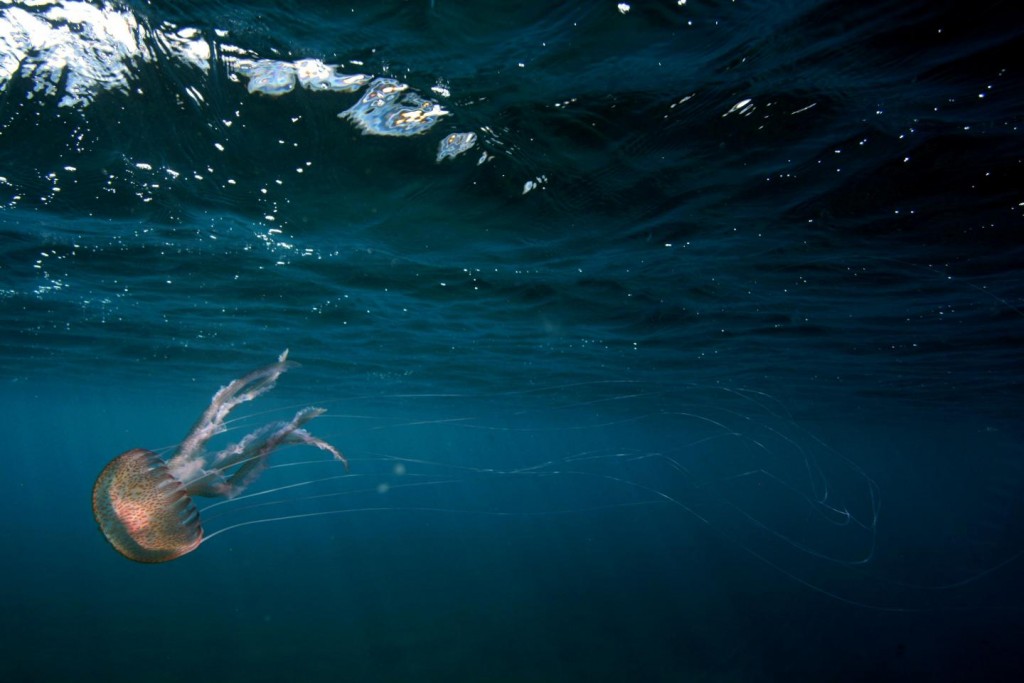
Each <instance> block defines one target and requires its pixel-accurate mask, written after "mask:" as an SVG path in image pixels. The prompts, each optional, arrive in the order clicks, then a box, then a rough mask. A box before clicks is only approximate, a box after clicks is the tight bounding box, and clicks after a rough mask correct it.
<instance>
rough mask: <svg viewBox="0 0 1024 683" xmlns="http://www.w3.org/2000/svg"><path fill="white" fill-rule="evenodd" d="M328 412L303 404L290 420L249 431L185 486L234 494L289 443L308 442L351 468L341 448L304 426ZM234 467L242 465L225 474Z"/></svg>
mask: <svg viewBox="0 0 1024 683" xmlns="http://www.w3.org/2000/svg"><path fill="white" fill-rule="evenodd" d="M324 412H325V411H324V409H323V408H303V409H302V410H300V411H299V412H297V413H296V414H295V417H293V418H292V419H291V420H290V421H289V422H274V423H272V424H268V425H265V426H263V427H261V428H260V429H258V430H256V431H255V432H252V433H251V434H248V435H246V436H245V438H243V439H242V440H241V441H239V442H238V443H236V444H232V445H231V446H228V447H227V448H225V449H224V450H222V451H220V452H219V453H217V454H216V455H215V456H213V464H212V466H211V468H210V470H209V471H207V470H201V471H198V472H196V473H195V478H194V479H190V480H184V484H185V490H186V491H188V493H189V494H190V495H193V496H205V497H210V498H234V497H235V496H237V495H238V494H240V493H242V491H244V490H245V489H246V487H248V486H249V484H251V483H252V482H253V481H255V480H256V478H257V477H258V476H259V475H260V473H261V472H263V470H264V469H266V467H267V461H268V459H269V458H270V455H271V453H273V452H274V451H275V450H277V448H278V447H280V446H284V445H287V444H305V445H308V446H316V447H317V448H319V449H320V450H324V451H327V452H329V453H330V454H331V455H333V456H334V459H335V460H337V461H339V462H340V463H341V464H342V465H344V466H345V471H346V472H347V471H348V460H346V459H345V456H343V455H342V454H341V452H339V451H338V449H337V448H335V447H334V446H332V445H331V444H329V443H327V442H326V441H324V440H322V439H319V438H317V437H315V436H313V435H312V434H310V433H309V432H307V431H306V430H305V429H303V428H302V425H304V424H306V423H307V422H309V421H310V420H312V419H313V418H315V417H317V416H319V415H322V414H323V413H324ZM233 467H237V468H238V469H236V470H235V471H234V472H233V473H231V474H229V475H225V474H224V473H225V471H226V470H230V469H231V468H233Z"/></svg>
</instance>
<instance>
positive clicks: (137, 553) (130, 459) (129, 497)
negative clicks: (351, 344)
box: [92, 448, 203, 563]
mask: <svg viewBox="0 0 1024 683" xmlns="http://www.w3.org/2000/svg"><path fill="white" fill-rule="evenodd" d="M92 509H93V513H94V514H95V515H96V521H97V522H98V523H99V525H100V530H101V531H102V532H103V535H104V536H106V538H107V540H108V541H110V544H111V545H113V546H114V549H116V550H117V551H118V552H119V553H121V554H122V555H124V556H125V557H127V558H129V559H132V560H135V561H136V562H149V563H156V562H167V561H169V560H173V559H175V558H178V557H181V556H182V555H185V554H187V553H190V552H192V551H193V550H195V549H196V548H198V547H199V544H200V543H202V541H203V527H202V525H201V524H200V523H199V510H197V509H196V505H195V503H194V502H192V497H191V496H189V495H188V491H186V490H185V485H184V484H182V483H181V482H180V481H178V480H177V479H176V478H175V477H174V475H172V474H171V473H170V470H168V468H167V465H166V463H164V461H163V460H161V459H160V456H158V455H157V454H156V453H153V452H152V451H147V450H145V449H142V448H135V449H132V450H130V451H127V452H125V453H122V454H121V455H119V456H117V457H116V458H114V459H113V460H111V461H110V463H108V464H107V466H106V467H104V468H103V471H102V472H101V473H100V476H99V477H98V478H97V479H96V484H95V486H94V487H93V490H92Z"/></svg>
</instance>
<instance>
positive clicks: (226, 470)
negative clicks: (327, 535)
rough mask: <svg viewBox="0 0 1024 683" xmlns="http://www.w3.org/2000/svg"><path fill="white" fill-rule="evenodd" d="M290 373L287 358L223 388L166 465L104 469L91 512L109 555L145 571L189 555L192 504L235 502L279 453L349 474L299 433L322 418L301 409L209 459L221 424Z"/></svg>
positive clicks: (193, 538)
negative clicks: (321, 458)
mask: <svg viewBox="0 0 1024 683" xmlns="http://www.w3.org/2000/svg"><path fill="white" fill-rule="evenodd" d="M294 365H295V363H293V362H291V361H289V360H288V351H287V350H285V351H284V353H282V354H281V355H280V356H279V357H278V359H277V362H276V363H272V364H271V365H268V366H266V367H263V368H260V369H258V370H254V371H252V372H250V373H249V374H247V375H245V376H244V377H242V378H240V379H236V380H235V381H233V382H231V383H230V384H228V385H227V386H225V387H223V388H221V389H220V391H218V392H217V393H216V394H214V396H213V400H212V401H211V402H210V407H209V408H207V409H206V412H204V413H203V415H202V416H201V417H200V418H199V420H198V421H197V422H196V424H195V426H194V427H193V428H192V431H191V432H189V434H188V436H186V437H185V440H184V441H183V442H182V443H181V445H180V446H179V447H178V449H177V451H176V452H175V453H174V455H173V456H172V457H171V458H170V459H169V460H167V461H166V462H165V461H164V460H163V459H162V458H161V457H160V456H159V455H157V454H156V453H154V452H152V451H148V450H145V449H142V448H134V449H132V450H130V451H126V452H124V453H122V454H121V455H119V456H117V457H116V458H114V459H113V460H111V461H110V463H108V464H107V466H106V467H104V468H103V471H102V472H100V475H99V477H98V478H97V479H96V484H95V485H94V486H93V492H92V509H93V514H94V515H95V517H96V521H97V523H98V524H99V527H100V530H101V531H102V532H103V535H104V536H105V537H106V539H107V540H108V541H109V542H110V544H111V545H112V546H114V549H115V550H117V551H118V552H119V553H121V554H122V555H124V556H125V557H127V558H128V559H130V560H135V561H136V562H146V563H158V562H168V561H170V560H173V559H176V558H179V557H181V556H182V555H186V554H188V553H190V552H192V551H193V550H195V549H196V548H198V547H199V545H200V544H201V543H202V542H203V527H202V524H201V523H200V518H199V510H198V508H197V507H196V504H195V503H194V502H193V497H194V496H202V497H207V498H223V499H230V498H234V497H235V496H237V495H239V494H240V493H242V492H243V491H244V490H245V489H246V487H248V486H249V485H250V484H252V483H253V481H255V480H256V479H257V477H259V475H260V473H261V472H262V471H263V470H264V469H265V468H266V467H267V461H268V459H269V458H270V455H271V453H273V452H274V450H275V449H277V448H278V447H279V446H284V445H286V444H306V445H309V446H315V447H316V448H319V449H321V450H324V451H327V452H328V453H330V454H331V455H332V456H333V457H334V459H335V460H337V461H340V462H341V463H342V464H343V465H344V466H345V470H346V471H347V470H348V461H347V460H346V459H345V457H344V456H343V455H342V454H341V453H340V452H339V451H338V449H336V448H335V447H334V446H332V445H331V444H329V443H327V442H326V441H324V440H322V439H319V438H317V437H315V436H313V435H312V434H310V433H309V432H308V431H306V430H305V429H304V425H305V424H306V423H307V422H309V421H310V420H312V419H313V418H315V417H317V416H319V415H322V414H323V413H324V412H325V411H324V409H322V408H315V407H308V408H303V409H302V410H300V411H298V412H297V413H296V414H295V416H294V417H293V418H292V419H291V420H290V421H288V422H274V423H271V424H268V425H265V426H263V427H261V428H259V429H257V430H255V431H254V432H252V433H250V434H248V435H246V436H245V437H243V438H242V439H241V440H240V441H238V442H237V443H234V444H231V445H229V446H227V447H226V448H224V449H223V450H221V451H219V452H217V453H215V454H209V453H207V452H206V450H205V448H204V447H205V445H206V442H207V441H209V440H210V438H211V437H213V436H216V435H217V434H221V433H223V432H224V431H225V430H226V428H225V426H224V420H225V418H227V416H228V414H229V413H230V412H231V411H232V410H233V409H234V408H236V407H237V406H239V405H240V404H242V403H245V402H247V401H251V400H253V399H254V398H257V397H259V396H262V395H263V394H265V393H266V392H268V391H270V390H271V389H273V388H274V385H275V383H276V382H277V378H278V377H280V376H281V374H282V373H284V372H285V371H287V370H288V369H289V368H291V367H293V366H294Z"/></svg>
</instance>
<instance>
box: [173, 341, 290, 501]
mask: <svg viewBox="0 0 1024 683" xmlns="http://www.w3.org/2000/svg"><path fill="white" fill-rule="evenodd" d="M295 365H296V364H295V363H292V362H289V361H288V349H285V350H284V352H283V353H282V354H281V355H280V356H278V359H277V362H276V363H272V364H271V365H267V366H266V367H262V368H260V369H258V370H253V371H252V372H250V373H249V374H248V375H246V376H245V377H242V378H241V379H236V380H235V381H233V382H231V383H230V384H228V385H227V386H226V387H222V388H221V389H220V391H218V392H217V393H216V394H214V395H213V400H211V401H210V407H209V408H207V409H206V411H205V412H204V413H203V414H202V416H201V417H200V418H199V420H198V421H197V422H196V424H195V425H194V426H193V427H192V430H191V431H190V432H189V433H188V436H186V437H185V440H184V441H182V442H181V446H179V447H178V451H177V453H175V455H174V457H173V458H171V459H170V460H169V461H168V462H167V466H168V468H170V470H171V471H172V472H174V473H175V476H184V477H185V479H188V478H190V477H189V476H188V475H189V473H190V471H194V470H193V469H192V468H196V467H197V466H198V469H202V467H203V465H204V464H205V462H204V460H205V458H204V457H203V446H205V445H206V442H207V441H209V440H210V439H211V438H212V437H214V436H216V435H217V434H220V433H222V432H223V431H224V420H225V419H226V418H227V416H228V414H229V413H230V412H231V411H232V410H234V409H235V408H237V407H238V406H239V405H240V404H242V403H245V402H247V401H251V400H253V399H254V398H258V397H260V396H262V395H263V394H265V393H267V392H268V391H270V390H271V389H273V388H274V385H275V384H276V383H277V378H278V377H280V376H281V375H282V374H283V373H284V372H286V371H287V370H288V369H289V368H292V367H294V366H295ZM183 481H184V479H183Z"/></svg>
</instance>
